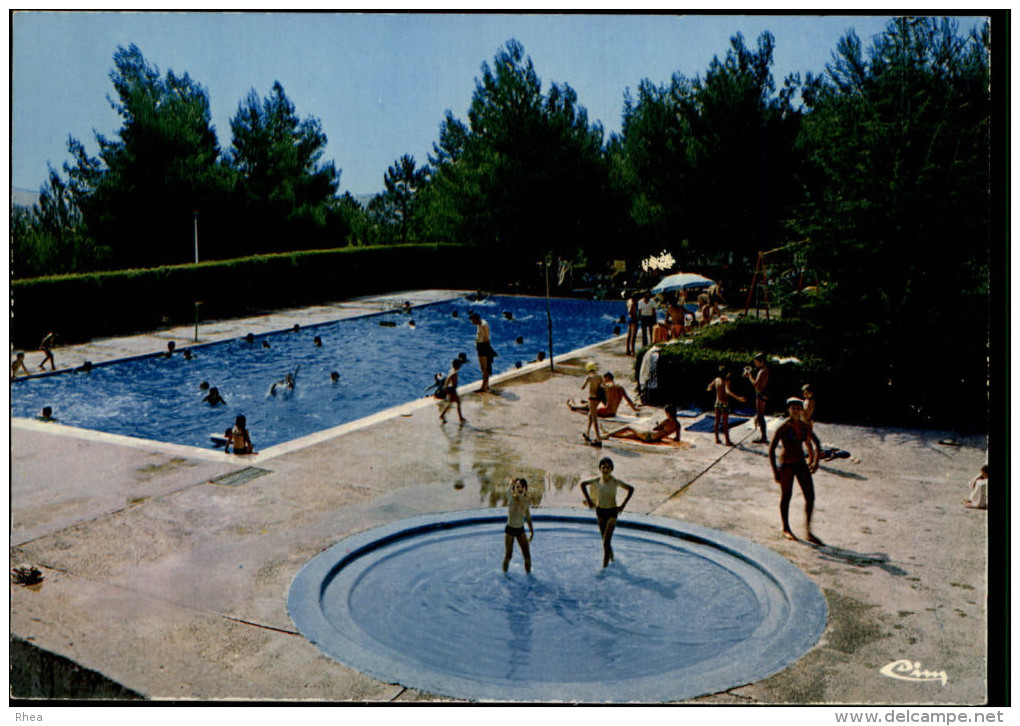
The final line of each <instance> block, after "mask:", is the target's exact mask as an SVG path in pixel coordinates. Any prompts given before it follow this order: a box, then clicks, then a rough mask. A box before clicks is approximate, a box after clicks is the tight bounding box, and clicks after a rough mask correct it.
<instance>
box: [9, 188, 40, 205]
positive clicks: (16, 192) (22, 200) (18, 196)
mask: <svg viewBox="0 0 1020 726" xmlns="http://www.w3.org/2000/svg"><path fill="white" fill-rule="evenodd" d="M38 201H39V192H33V191H29V190H28V189H19V188H18V187H11V204H13V205H14V206H16V207H25V208H26V209H30V208H31V207H33V206H34V205H35V204H36V203H37V202H38Z"/></svg>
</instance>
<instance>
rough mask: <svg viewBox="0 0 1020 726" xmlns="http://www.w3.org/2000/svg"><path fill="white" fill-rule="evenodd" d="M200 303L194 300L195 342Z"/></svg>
mask: <svg viewBox="0 0 1020 726" xmlns="http://www.w3.org/2000/svg"><path fill="white" fill-rule="evenodd" d="M201 304H202V303H200V302H198V301H197V300H196V301H195V342H196V343H197V342H198V306H199V305H201Z"/></svg>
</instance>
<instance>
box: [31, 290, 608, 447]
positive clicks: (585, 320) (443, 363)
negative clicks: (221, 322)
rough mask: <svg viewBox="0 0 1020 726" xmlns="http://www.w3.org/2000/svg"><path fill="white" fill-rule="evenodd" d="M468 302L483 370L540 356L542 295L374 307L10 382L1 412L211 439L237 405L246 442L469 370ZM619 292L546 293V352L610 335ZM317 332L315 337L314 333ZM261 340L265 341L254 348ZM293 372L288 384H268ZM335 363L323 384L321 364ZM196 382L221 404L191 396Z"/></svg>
mask: <svg viewBox="0 0 1020 726" xmlns="http://www.w3.org/2000/svg"><path fill="white" fill-rule="evenodd" d="M472 310H474V311H477V312H478V313H479V314H480V315H481V316H482V318H483V319H485V320H486V321H487V322H488V323H489V326H490V328H491V331H492V345H493V347H494V348H495V350H496V352H497V354H498V356H497V358H496V359H495V362H494V366H493V374H499V373H504V372H507V371H511V370H513V369H514V368H515V367H516V365H515V364H516V363H517V362H521V363H522V364H527V363H530V362H531V361H533V360H534V359H535V358H536V354H537V353H538V351H543V352H544V353H546V354H547V355H548V329H547V323H546V301H545V298H532V297H516V296H492V297H488V298H486V299H484V300H480V301H479V300H467V299H463V298H458V299H456V300H452V301H448V302H441V303H433V304H428V305H422V306H418V307H415V308H412V309H411V311H410V313H402V312H400V311H399V310H395V311H392V312H384V313H375V314H371V315H365V316H360V317H355V318H347V319H344V320H337V321H334V322H331V323H322V324H317V325H310V326H307V327H302V328H300V329H299V330H297V331H292V330H288V331H280V332H275V333H271V334H268V335H260V336H255V337H254V339H253V340H252V341H251V342H248V341H247V340H245V338H243V337H242V338H235V339H231V340H226V341H221V342H218V343H210V344H207V345H200V346H195V347H193V348H191V351H192V354H193V355H192V358H191V360H186V359H185V358H184V356H183V355H182V353H181V351H182V350H183V348H181V349H178V351H177V352H176V353H175V354H174V355H173V356H172V357H170V358H166V357H164V356H163V355H162V354H161V353H156V354H153V355H151V356H145V357H141V358H133V359H127V360H122V361H113V362H110V363H105V364H97V365H95V366H94V367H93V368H92V370H91V371H89V372H88V373H83V372H75V371H66V372H59V373H56V374H53V375H48V376H37V377H32V378H26V379H19V380H17V381H14V382H13V383H12V385H11V414H12V416H15V417H22V418H32V417H35V416H38V415H39V412H40V411H41V410H42V408H43V407H44V406H50V407H52V408H53V415H54V417H55V418H56V420H57V421H58V422H59V423H62V424H66V425H69V426H75V427H79V428H85V429H92V430H96V431H103V432H106V433H111V434H120V435H124V436H133V437H138V438H142V439H151V440H155V441H163V442H167V443H173V444H184V445H188V446H198V447H202V448H211V447H212V444H211V442H210V434H211V433H215V432H218V433H222V432H223V431H224V430H226V429H227V428H229V427H230V426H232V425H233V422H234V418H235V417H236V416H237V415H238V414H244V415H245V416H246V417H247V419H248V428H249V430H250V431H251V433H252V439H253V441H254V443H255V446H256V449H257V450H262V449H266V448H268V447H270V446H275V445H277V444H282V443H284V442H287V441H291V440H293V439H297V438H300V437H302V436H307V435H309V434H313V433H316V432H318V431H323V430H326V429H330V428H333V427H335V426H339V425H341V424H345V423H349V422H352V421H356V420H358V419H361V418H364V417H366V416H369V415H371V414H374V413H377V412H379V411H382V410H384V409H387V408H390V407H393V406H397V405H399V404H402V403H406V402H409V401H413V400H415V399H418V398H422V397H423V396H426V395H427V393H426V391H427V389H428V388H429V387H430V386H431V385H432V383H433V376H434V374H436V373H442V374H444V375H445V374H446V372H447V371H448V370H449V368H450V363H451V361H452V360H453V358H455V357H456V356H457V355H458V354H459V353H461V352H463V353H465V354H466V355H467V359H468V363H467V364H466V365H465V366H464V367H463V368H461V371H460V382H461V385H464V384H467V383H471V382H473V381H477V380H479V379H480V378H481V371H480V370H479V368H478V358H477V356H476V354H475V346H474V340H475V326H474V325H473V324H472V323H471V322H470V321H469V320H468V314H469V312H470V311H472ZM623 313H624V304H623V302H622V301H621V302H603V301H588V300H575V299H562V298H558V299H553V300H552V318H553V345H554V348H553V355H556V356H559V355H563V354H564V353H568V352H570V351H573V350H576V349H578V348H582V347H585V346H588V345H592V344H595V343H598V342H601V341H604V340H607V339H609V338H611V337H613V336H614V335H615V334H617V331H616V330H614V329H618V327H621V328H624V329H625V328H626V324H625V323H621V322H620V320H619V319H620V316H621V315H622V314H623ZM316 338H319V340H320V342H321V345H316V344H315V339H316ZM266 344H268V347H266ZM295 371H296V372H297V375H296V385H295V387H294V389H293V390H292V391H287V392H284V393H278V394H277V395H275V396H272V395H269V389H270V386H271V385H272V384H273V383H274V382H276V381H279V380H281V379H283V378H284V376H285V375H286V374H287V373H288V372H290V373H293V372H295ZM332 371H336V372H338V373H339V380H338V381H337V382H336V383H333V382H332V381H331V379H330V373H331V372H332ZM203 382H205V383H208V384H209V386H210V387H216V388H217V389H219V392H220V394H221V395H222V396H223V398H224V399H225V400H226V405H220V406H215V407H213V406H210V405H209V404H208V403H203V401H202V399H203V398H204V397H205V395H206V393H207V391H206V390H204V389H203V388H200V384H202V383H203Z"/></svg>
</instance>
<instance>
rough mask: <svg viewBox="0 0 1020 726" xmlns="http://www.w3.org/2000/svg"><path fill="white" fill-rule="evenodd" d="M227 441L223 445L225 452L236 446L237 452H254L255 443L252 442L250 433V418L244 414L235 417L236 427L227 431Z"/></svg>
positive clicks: (235, 451)
mask: <svg viewBox="0 0 1020 726" xmlns="http://www.w3.org/2000/svg"><path fill="white" fill-rule="evenodd" d="M226 438H227V443H226V445H225V446H224V447H223V451H224V453H227V452H229V451H230V447H231V446H233V447H234V453H235V454H254V453H255V445H254V444H253V443H252V442H251V434H249V433H248V420H247V419H246V418H245V417H244V416H243V415H241V416H238V417H237V418H236V419H234V427H233V428H230V429H227V431H226Z"/></svg>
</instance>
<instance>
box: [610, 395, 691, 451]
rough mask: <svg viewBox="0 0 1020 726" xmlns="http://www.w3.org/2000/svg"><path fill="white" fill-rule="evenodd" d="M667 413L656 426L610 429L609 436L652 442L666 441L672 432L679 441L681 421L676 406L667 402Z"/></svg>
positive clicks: (664, 409)
mask: <svg viewBox="0 0 1020 726" xmlns="http://www.w3.org/2000/svg"><path fill="white" fill-rule="evenodd" d="M662 410H663V411H664V412H665V413H666V420H665V421H660V422H659V423H657V424H655V427H654V428H651V429H642V428H639V427H637V426H624V427H623V428H619V429H616V430H615V431H609V432H607V433H606V436H607V437H610V436H615V437H617V438H620V439H636V440H637V441H644V442H645V443H648V444H652V443H655V442H656V441H665V440H666V439H667V438H668V437H669V436H670V434H672V435H673V438H674V439H676V440H677V441H679V440H680V422H679V421H678V420H677V418H676V406H674V405H673V404H671V403H670V404H667V405H666V406H665V408H663V409H662Z"/></svg>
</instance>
